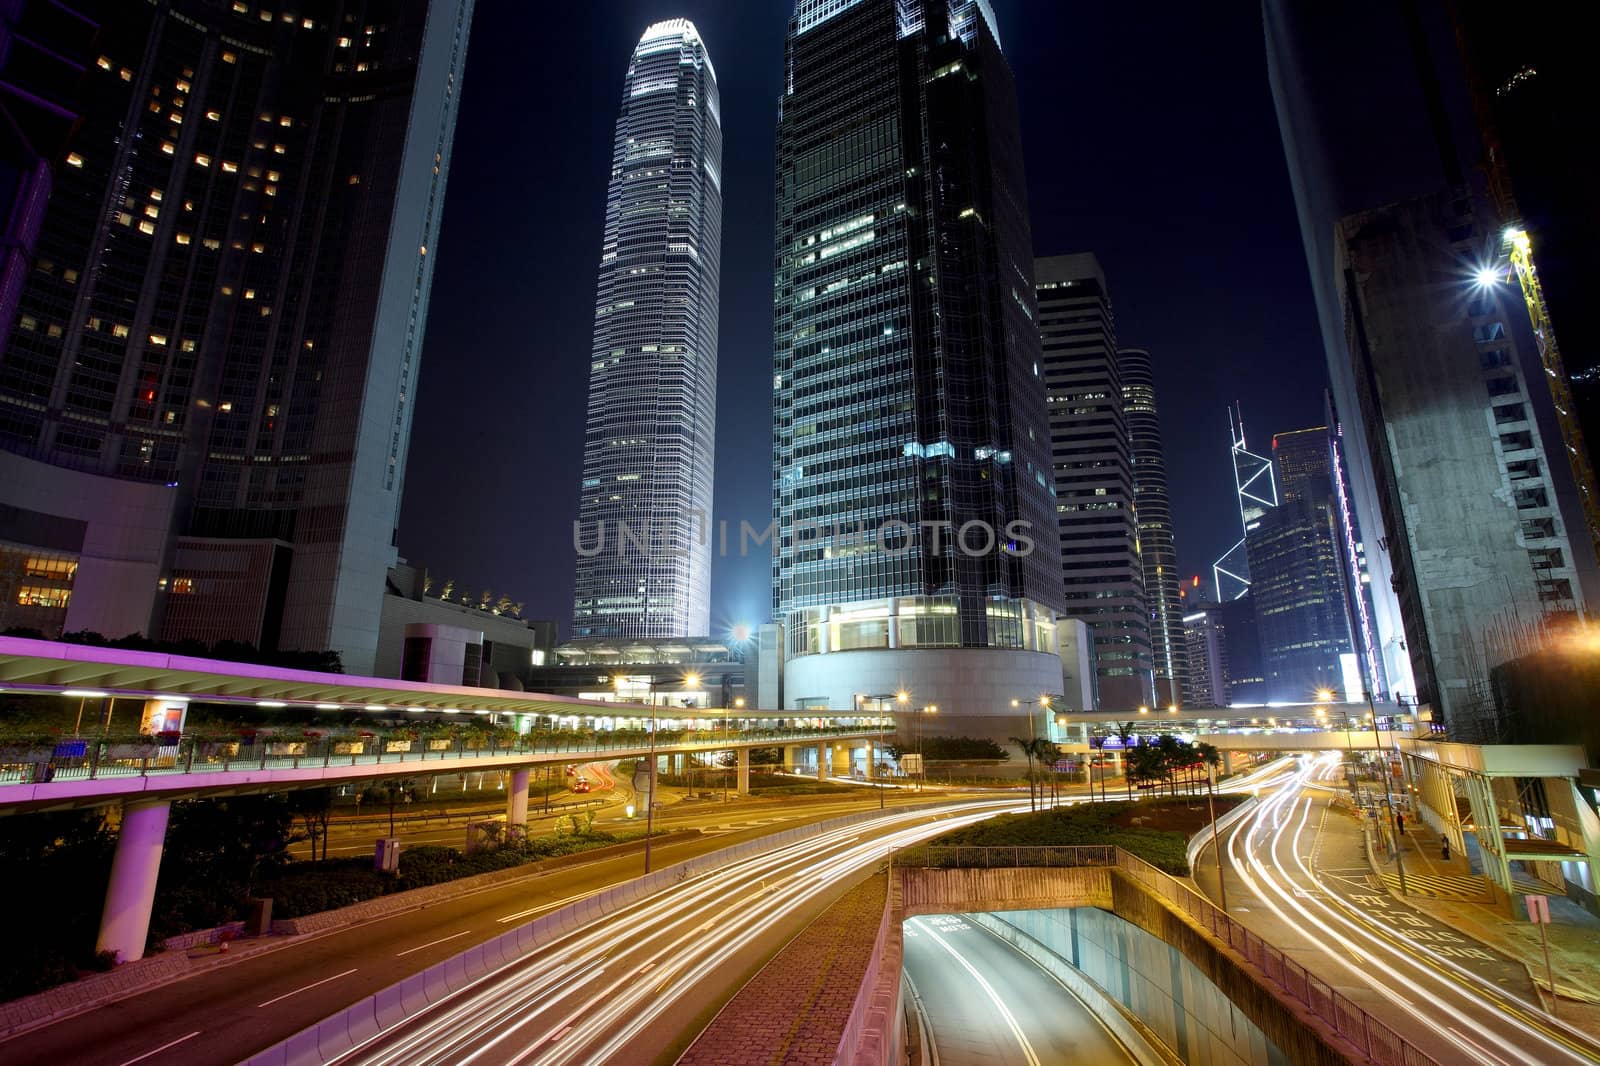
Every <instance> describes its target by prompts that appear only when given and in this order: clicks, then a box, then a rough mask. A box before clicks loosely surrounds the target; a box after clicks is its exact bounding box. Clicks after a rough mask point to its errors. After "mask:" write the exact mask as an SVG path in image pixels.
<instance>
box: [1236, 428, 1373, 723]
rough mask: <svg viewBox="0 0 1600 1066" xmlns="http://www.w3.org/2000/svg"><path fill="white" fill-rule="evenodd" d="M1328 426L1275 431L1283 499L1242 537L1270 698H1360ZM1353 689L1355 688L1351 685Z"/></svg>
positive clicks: (1275, 458)
mask: <svg viewBox="0 0 1600 1066" xmlns="http://www.w3.org/2000/svg"><path fill="white" fill-rule="evenodd" d="M1332 458H1333V451H1332V445H1331V442H1330V440H1329V439H1328V430H1327V427H1325V426H1318V427H1316V428H1313V429H1302V430H1294V431H1290V432H1286V433H1279V434H1277V435H1275V436H1274V437H1273V438H1272V462H1273V465H1274V467H1275V470H1276V474H1277V478H1276V481H1277V495H1278V504H1277V506H1276V507H1273V508H1271V509H1270V510H1267V511H1265V512H1264V513H1263V514H1262V516H1261V518H1260V520H1259V521H1258V522H1257V523H1256V525H1255V528H1253V529H1252V530H1251V531H1250V532H1249V533H1248V534H1247V535H1246V538H1245V546H1246V549H1247V551H1248V553H1249V558H1250V593H1251V596H1252V597H1253V599H1254V601H1255V609H1256V622H1257V632H1258V634H1259V637H1260V642H1261V666H1262V673H1263V675H1264V678H1265V683H1266V688H1267V699H1268V700H1282V701H1287V702H1305V701H1306V700H1310V699H1315V698H1316V694H1317V693H1318V692H1320V691H1322V690H1324V689H1326V690H1328V691H1331V692H1335V693H1342V694H1344V696H1345V697H1346V698H1348V699H1360V698H1361V693H1362V691H1363V686H1362V684H1361V680H1360V675H1359V672H1355V673H1352V672H1353V671H1356V666H1357V664H1356V661H1355V658H1354V655H1355V646H1354V642H1353V641H1352V639H1351V623H1350V619H1351V614H1352V611H1351V604H1350V602H1349V596H1348V592H1347V589H1348V587H1349V585H1348V581H1347V575H1346V572H1345V568H1344V565H1343V562H1344V561H1343V559H1342V556H1341V551H1340V548H1341V540H1340V538H1339V535H1338V523H1339V515H1338V508H1337V507H1336V506H1335V504H1334V499H1333V469H1332ZM1352 688H1353V689H1354V691H1353V692H1352V691H1351V689H1352Z"/></svg>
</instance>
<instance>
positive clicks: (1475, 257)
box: [1338, 194, 1583, 740]
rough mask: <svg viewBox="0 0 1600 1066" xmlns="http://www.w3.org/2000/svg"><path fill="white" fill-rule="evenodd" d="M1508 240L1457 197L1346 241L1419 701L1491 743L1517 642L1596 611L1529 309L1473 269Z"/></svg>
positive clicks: (1348, 226)
mask: <svg viewBox="0 0 1600 1066" xmlns="http://www.w3.org/2000/svg"><path fill="white" fill-rule="evenodd" d="M1497 236H1498V227H1497V226H1495V225H1494V224H1493V223H1492V222H1491V221H1490V220H1489V219H1487V218H1485V217H1484V216H1483V215H1482V214H1481V213H1479V211H1478V210H1475V209H1474V201H1473V199H1472V198H1471V197H1467V196H1456V195H1449V194H1435V195H1430V196H1422V197H1417V198H1414V199H1411V200H1407V201H1403V202H1401V203H1397V204H1391V205H1389V206H1386V207H1381V208H1377V209H1374V210H1371V211H1363V212H1358V213H1356V214H1354V215H1350V216H1347V217H1346V218H1344V219H1342V220H1341V222H1340V226H1339V233H1338V238H1339V243H1338V250H1339V256H1340V262H1341V265H1342V270H1341V276H1342V278H1343V279H1344V283H1343V285H1342V294H1343V296H1344V299H1345V302H1346V303H1345V316H1344V317H1345V323H1346V338H1345V343H1346V345H1347V351H1348V352H1349V355H1350V358H1351V359H1352V361H1353V363H1354V367H1355V371H1356V375H1355V379H1356V382H1357V392H1356V396H1357V400H1358V402H1359V403H1360V404H1361V411H1362V416H1363V417H1362V422H1363V425H1364V427H1365V429H1366V432H1367V436H1368V441H1367V443H1368V447H1369V449H1370V451H1371V454H1372V455H1373V456H1374V458H1375V459H1376V463H1377V477H1378V484H1379V487H1380V490H1381V491H1380V498H1379V502H1380V506H1381V508H1382V516H1383V524H1384V528H1385V529H1387V530H1391V531H1393V532H1391V534H1390V536H1389V540H1388V546H1389V555H1390V559H1391V562H1392V566H1393V568H1394V575H1395V580H1396V586H1395V587H1396V589H1397V590H1398V592H1399V597H1400V610H1401V615H1402V617H1403V619H1404V621H1405V632H1406V636H1407V641H1408V645H1409V647H1410V650H1411V661H1412V669H1413V673H1414V675H1415V678H1416V683H1417V695H1418V698H1419V700H1420V701H1421V702H1422V703H1424V704H1427V705H1429V706H1431V707H1432V708H1434V710H1435V711H1436V712H1441V713H1442V714H1443V716H1444V718H1445V720H1446V721H1447V722H1452V723H1453V725H1452V728H1453V729H1455V730H1456V731H1457V732H1458V733H1459V735H1461V736H1463V737H1473V738H1476V739H1484V740H1488V739H1493V737H1494V733H1493V731H1492V710H1493V705H1492V694H1491V692H1490V689H1489V675H1490V671H1491V670H1492V669H1493V667H1495V666H1497V665H1498V664H1499V662H1501V661H1503V659H1504V656H1503V654H1501V653H1500V651H1499V650H1498V649H1499V648H1500V647H1502V646H1503V645H1504V644H1505V635H1506V634H1509V633H1513V632H1516V631H1519V630H1523V629H1527V628H1537V627H1539V626H1540V625H1542V623H1543V622H1544V621H1545V620H1546V619H1547V618H1560V617H1570V616H1572V615H1573V614H1575V613H1576V612H1578V611H1579V610H1581V609H1582V607H1583V592H1582V588H1581V586H1580V585H1579V583H1578V579H1577V571H1576V569H1575V567H1574V544H1573V542H1572V541H1571V540H1570V539H1569V538H1568V536H1567V526H1566V522H1565V519H1564V517H1563V515H1562V513H1561V508H1560V506H1559V502H1558V500H1557V498H1556V489H1555V485H1554V484H1553V480H1552V468H1551V463H1550V456H1549V452H1548V451H1547V449H1546V446H1545V438H1544V434H1543V432H1542V430H1541V428H1540V426H1539V422H1538V417H1537V414H1536V406H1535V405H1536V404H1537V403H1538V402H1540V401H1542V400H1546V399H1547V398H1548V393H1546V392H1544V391H1543V390H1542V389H1541V390H1540V391H1538V392H1534V391H1532V390H1530V388H1529V387H1528V382H1527V378H1526V376H1525V372H1524V369H1523V360H1522V356H1521V345H1519V343H1518V340H1517V333H1518V330H1517V329H1516V328H1515V327H1516V325H1517V322H1516V320H1515V319H1514V318H1513V317H1512V316H1513V315H1516V314H1521V315H1523V316H1524V317H1525V316H1526V311H1525V310H1524V308H1523V307H1522V306H1521V304H1520V300H1519V298H1518V297H1517V296H1516V295H1515V294H1514V293H1508V292H1507V291H1506V289H1507V288H1508V286H1507V285H1506V284H1505V282H1504V280H1503V277H1502V276H1501V275H1498V274H1497V275H1495V276H1494V277H1493V278H1482V279H1480V278H1478V277H1476V275H1475V273H1474V271H1473V270H1472V264H1474V263H1476V262H1479V261H1481V256H1482V254H1483V252H1482V245H1483V243H1484V240H1485V238H1488V239H1494V238H1495V237H1497ZM1579 544H1582V542H1581V541H1580V542H1579ZM1486 730H1487V731H1486Z"/></svg>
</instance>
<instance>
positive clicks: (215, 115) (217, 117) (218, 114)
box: [206, 111, 222, 122]
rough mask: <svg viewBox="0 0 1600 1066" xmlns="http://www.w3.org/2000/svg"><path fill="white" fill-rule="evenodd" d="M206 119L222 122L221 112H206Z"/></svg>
mask: <svg viewBox="0 0 1600 1066" xmlns="http://www.w3.org/2000/svg"><path fill="white" fill-rule="evenodd" d="M206 118H208V119H210V120H211V121H212V122H221V121H222V112H220V111H207V112H206Z"/></svg>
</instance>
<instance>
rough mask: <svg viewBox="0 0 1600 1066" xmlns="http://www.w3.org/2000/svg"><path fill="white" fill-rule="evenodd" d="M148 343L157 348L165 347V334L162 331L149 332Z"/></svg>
mask: <svg viewBox="0 0 1600 1066" xmlns="http://www.w3.org/2000/svg"><path fill="white" fill-rule="evenodd" d="M150 343H151V344H154V345H156V346H157V347H158V348H165V347H166V346H167V336H166V334H164V333H152V334H150Z"/></svg>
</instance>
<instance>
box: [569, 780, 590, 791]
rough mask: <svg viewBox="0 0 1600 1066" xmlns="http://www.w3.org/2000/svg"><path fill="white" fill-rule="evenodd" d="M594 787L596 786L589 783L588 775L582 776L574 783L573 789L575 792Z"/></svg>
mask: <svg viewBox="0 0 1600 1066" xmlns="http://www.w3.org/2000/svg"><path fill="white" fill-rule="evenodd" d="M592 788H594V786H593V785H592V784H590V783H589V779H588V778H587V777H580V778H578V779H577V780H576V781H574V782H573V783H572V791H574V792H588V791H589V790H590V789H592Z"/></svg>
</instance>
